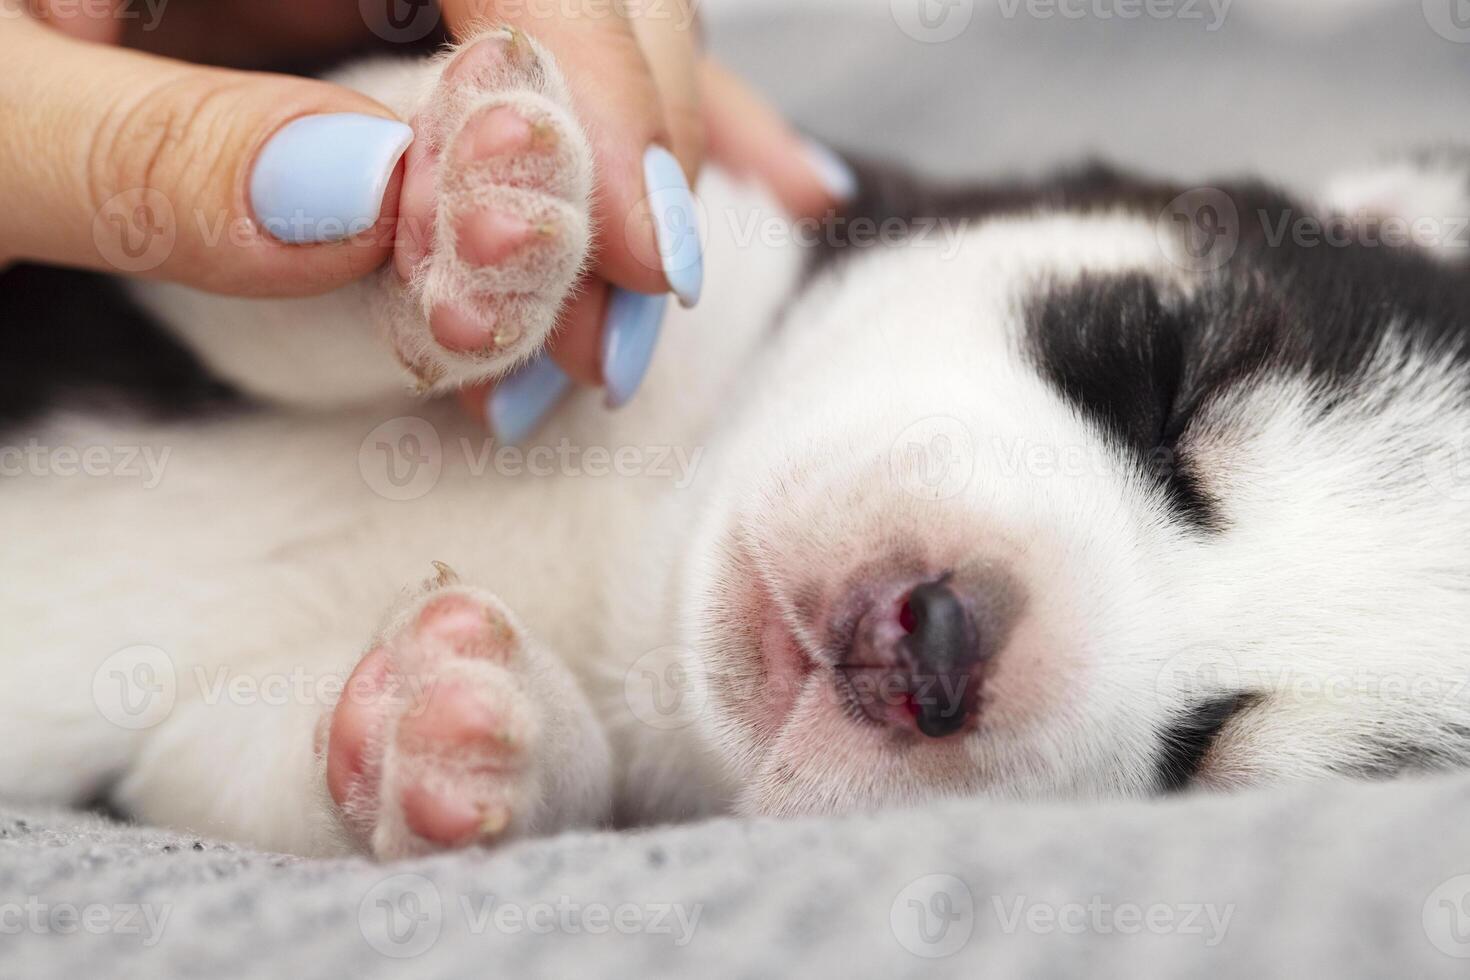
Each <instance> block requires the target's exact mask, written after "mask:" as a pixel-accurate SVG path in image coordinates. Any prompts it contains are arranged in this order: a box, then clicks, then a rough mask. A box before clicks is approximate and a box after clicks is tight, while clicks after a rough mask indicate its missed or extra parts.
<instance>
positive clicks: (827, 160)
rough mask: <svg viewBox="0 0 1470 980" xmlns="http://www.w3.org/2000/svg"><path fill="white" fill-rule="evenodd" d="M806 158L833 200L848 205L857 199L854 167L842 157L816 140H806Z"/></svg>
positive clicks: (856, 179)
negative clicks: (847, 203)
mask: <svg viewBox="0 0 1470 980" xmlns="http://www.w3.org/2000/svg"><path fill="white" fill-rule="evenodd" d="M805 142H806V156H807V160H808V161H809V162H810V163H811V165H812V170H814V171H816V174H817V179H818V180H820V181H821V182H822V186H823V187H825V188H826V189H827V193H828V194H831V195H832V197H833V199H835V200H836V201H838V202H840V203H846V202H847V201H851V200H852V199H853V198H855V197H857V192H858V178H857V174H856V173H855V172H854V171H853V169H852V167H851V166H850V165H849V164H848V162H847V161H846V160H844V159H842V157H840V156H838V155H837V154H836V153H834V152H832V150H831V149H829V148H828V147H826V146H824V145H822V144H821V143H818V142H817V141H816V140H813V139H809V140H806V141H805Z"/></svg>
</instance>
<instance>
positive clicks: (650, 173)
mask: <svg viewBox="0 0 1470 980" xmlns="http://www.w3.org/2000/svg"><path fill="white" fill-rule="evenodd" d="M643 179H644V181H645V182H646V184H647V186H648V206H649V209H650V210H651V211H652V212H653V226H654V234H655V235H656V236H657V237H658V253H659V260H660V261H661V262H662V263H663V267H664V275H665V277H667V278H668V280H669V287H670V288H671V289H673V291H674V295H675V296H678V297H679V302H680V303H682V304H683V305H684V306H686V307H687V306H694V305H695V304H696V303H698V302H699V295H700V293H702V292H703V291H704V246H703V244H701V243H700V240H699V217H698V212H697V210H696V209H695V206H694V194H693V193H692V192H691V191H690V190H689V181H688V180H686V179H685V178H684V168H683V167H681V166H679V161H678V159H676V158H675V157H674V155H673V154H672V153H670V152H669V151H668V150H666V149H664V148H663V147H661V146H650V147H649V148H648V152H647V153H646V154H645V155H644V157H643Z"/></svg>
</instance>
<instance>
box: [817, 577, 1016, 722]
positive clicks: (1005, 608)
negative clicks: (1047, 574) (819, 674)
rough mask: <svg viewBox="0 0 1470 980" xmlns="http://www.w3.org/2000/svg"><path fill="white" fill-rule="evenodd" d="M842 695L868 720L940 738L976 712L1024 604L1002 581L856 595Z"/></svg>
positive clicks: (907, 585) (945, 581) (893, 587)
mask: <svg viewBox="0 0 1470 980" xmlns="http://www.w3.org/2000/svg"><path fill="white" fill-rule="evenodd" d="M860 592H861V598H860V599H859V600H858V601H859V602H860V603H861V608H862V609H863V610H864V611H863V613H862V614H861V616H860V618H859V619H858V620H857V626H856V628H855V630H854V632H853V634H852V641H851V643H850V644H849V646H848V648H847V650H845V651H844V652H843V655H842V657H841V659H840V662H839V664H838V669H839V671H840V672H841V673H842V676H843V684H842V686H843V690H844V691H845V692H846V693H847V694H848V695H849V698H850V700H851V702H852V704H853V706H854V708H855V709H856V710H858V711H861V712H862V713H863V714H864V715H866V716H867V717H868V718H869V719H871V720H873V721H877V722H880V723H883V724H887V725H891V726H894V727H902V728H909V729H917V730H918V731H919V732H920V733H921V734H923V735H925V736H928V737H929V738H944V737H946V736H948V735H953V734H955V733H956V732H959V731H961V730H963V729H964V728H966V727H967V726H968V725H969V724H970V723H971V722H972V721H973V720H974V719H975V717H976V715H977V714H978V712H979V708H980V694H981V686H982V684H983V676H982V675H983V674H984V666H985V664H986V662H987V661H989V660H990V659H991V658H992V657H994V656H995V655H996V654H997V653H998V652H999V651H1000V649H1001V648H1002V647H1003V646H1004V645H1005V643H1006V640H1007V639H1008V638H1009V635H1010V633H1011V629H1012V627H1013V625H1014V621H1015V619H1016V616H1017V615H1018V613H1019V611H1020V608H1021V606H1022V604H1023V603H1022V602H1021V599H1020V596H1021V593H1020V590H1019V589H1018V588H1017V587H1016V586H1015V584H1014V583H1013V582H1012V581H1011V580H1010V579H1009V578H1006V577H1004V576H995V575H993V576H989V577H987V578H985V579H984V580H976V581H969V582H968V583H967V584H966V585H964V586H961V585H959V584H957V583H956V581H955V580H954V578H953V576H951V575H943V576H941V577H939V578H937V579H933V580H929V581H921V582H919V583H918V584H914V583H913V582H912V580H910V581H908V582H896V583H889V584H888V585H885V586H882V587H879V588H877V589H876V590H875V589H873V588H872V587H871V586H870V587H868V588H865V589H862V590H860Z"/></svg>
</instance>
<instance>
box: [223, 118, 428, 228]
mask: <svg viewBox="0 0 1470 980" xmlns="http://www.w3.org/2000/svg"><path fill="white" fill-rule="evenodd" d="M412 142H413V129H412V128H410V127H409V126H407V125H406V124H404V123H401V122H398V121H397V120H393V119H383V118H380V117H378V116H366V115H363V114H361V113H357V112H333V113H326V114H324V115H317V116H303V117H301V118H300V119H296V120H293V121H292V122H289V123H287V124H286V125H284V126H282V127H281V129H280V131H279V132H277V133H276V135H274V136H272V137H271V138H270V141H269V142H267V143H266V144H265V146H264V147H263V148H261V151H260V156H259V157H257V158H256V161H255V170H254V171H253V172H252V173H251V175H250V206H251V208H252V209H253V210H254V212H255V219H256V220H257V221H258V222H260V224H261V227H263V228H264V229H265V230H266V231H267V232H268V233H269V234H270V235H271V236H272V237H273V238H276V239H278V240H280V241H283V242H286V243H287V244H289V245H305V244H311V243H316V242H333V241H339V240H341V239H343V238H348V237H350V236H352V235H357V234H361V233H363V232H365V231H367V230H368V229H370V228H371V227H372V226H373V225H374V224H375V223H376V222H377V220H378V215H379V214H380V213H381V212H382V209H383V194H384V192H385V191H387V189H388V181H389V180H391V179H392V177H393V170H394V168H395V167H397V166H398V160H399V158H400V157H402V156H403V152H404V151H405V150H407V149H408V145H409V144H410V143H412Z"/></svg>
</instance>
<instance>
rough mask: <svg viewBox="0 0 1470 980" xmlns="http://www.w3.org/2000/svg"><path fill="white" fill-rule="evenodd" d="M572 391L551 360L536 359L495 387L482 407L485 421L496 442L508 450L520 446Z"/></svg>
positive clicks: (563, 374)
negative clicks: (507, 446)
mask: <svg viewBox="0 0 1470 980" xmlns="http://www.w3.org/2000/svg"><path fill="white" fill-rule="evenodd" d="M571 387H572V379H571V378H568V377H567V376H566V374H565V373H564V372H563V371H562V369H561V368H559V367H557V366H556V362H555V361H553V360H552V359H551V358H550V356H548V355H546V354H538V355H536V359H535V360H533V361H531V362H530V363H529V364H526V365H524V366H523V367H521V368H518V369H517V370H516V371H515V372H514V373H512V374H508V375H506V376H505V377H503V378H501V379H500V380H499V381H497V382H496V383H495V390H494V391H492V392H491V393H490V400H489V402H488V403H487V404H486V406H485V420H486V421H487V422H488V423H489V424H490V431H491V432H493V433H495V438H497V439H499V440H500V441H501V442H503V443H505V444H506V445H509V446H515V445H519V444H520V443H522V442H524V441H525V440H526V437H527V436H529V435H530V434H531V433H533V432H535V431H536V429H537V427H539V426H540V425H541V422H542V421H543V420H544V419H545V418H546V416H548V415H550V414H551V410H552V409H554V408H556V406H557V404H558V403H559V402H560V401H561V400H562V398H563V397H565V395H566V393H567V392H568V391H569V390H570V389H571Z"/></svg>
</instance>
